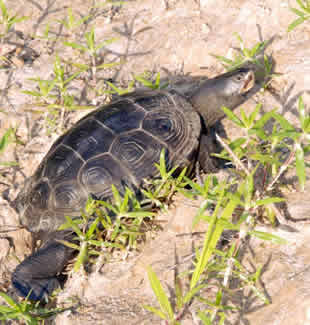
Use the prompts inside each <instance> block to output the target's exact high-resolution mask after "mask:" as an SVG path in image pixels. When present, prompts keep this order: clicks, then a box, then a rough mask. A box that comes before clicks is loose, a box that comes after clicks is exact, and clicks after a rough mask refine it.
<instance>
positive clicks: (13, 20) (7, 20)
mask: <svg viewBox="0 0 310 325" xmlns="http://www.w3.org/2000/svg"><path fill="white" fill-rule="evenodd" d="M0 10H1V17H0V24H1V25H2V26H3V33H2V34H0V38H2V41H3V40H4V37H5V36H6V35H7V34H8V33H9V32H10V31H11V29H12V28H13V26H14V25H15V24H17V23H20V22H21V21H23V20H25V19H28V17H25V16H23V17H18V16H17V15H15V16H11V15H10V14H9V12H8V9H7V7H6V6H5V3H4V1H3V0H0Z"/></svg>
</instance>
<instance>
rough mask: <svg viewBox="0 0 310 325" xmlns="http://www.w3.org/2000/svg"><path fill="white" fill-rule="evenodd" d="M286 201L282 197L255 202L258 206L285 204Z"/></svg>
mask: <svg viewBox="0 0 310 325" xmlns="http://www.w3.org/2000/svg"><path fill="white" fill-rule="evenodd" d="M283 201H285V199H282V198H280V197H268V198H266V199H262V200H258V201H256V202H255V204H256V205H268V204H272V203H278V202H283Z"/></svg>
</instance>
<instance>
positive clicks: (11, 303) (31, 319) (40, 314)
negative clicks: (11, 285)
mask: <svg viewBox="0 0 310 325" xmlns="http://www.w3.org/2000/svg"><path fill="white" fill-rule="evenodd" d="M0 297H2V298H3V300H4V301H5V302H6V303H7V305H8V306H4V305H0V321H1V320H3V321H9V320H19V321H23V322H24V323H25V324H27V325H37V324H39V323H41V324H43V322H44V320H45V319H47V318H50V317H53V316H55V315H56V314H58V313H61V312H63V311H65V309H62V308H55V309H47V308H42V307H40V306H39V302H37V303H33V302H30V301H29V300H28V299H27V298H26V299H24V300H23V301H21V302H16V301H15V300H13V299H12V298H11V297H10V296H9V295H7V294H6V293H4V292H0Z"/></svg>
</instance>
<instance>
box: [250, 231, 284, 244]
mask: <svg viewBox="0 0 310 325" xmlns="http://www.w3.org/2000/svg"><path fill="white" fill-rule="evenodd" d="M248 234H249V235H252V236H255V237H257V238H259V239H263V240H268V241H271V242H273V243H275V244H280V245H282V244H287V241H286V240H285V239H283V238H281V237H278V236H276V235H273V234H269V233H267V232H263V231H257V230H252V231H249V232H248Z"/></svg>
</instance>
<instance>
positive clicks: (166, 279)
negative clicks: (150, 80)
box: [0, 0, 310, 325]
mask: <svg viewBox="0 0 310 325" xmlns="http://www.w3.org/2000/svg"><path fill="white" fill-rule="evenodd" d="M124 2H125V5H124V6H122V7H121V8H119V7H118V6H115V7H113V8H111V6H100V5H102V4H103V3H99V2H97V1H72V0H62V1H60V0H52V1H50V0H43V1H32V0H31V1H30V0H27V1H25V2H24V3H22V2H21V1H20V0H9V1H6V5H7V6H8V8H9V10H10V12H12V13H14V14H17V15H19V16H28V17H30V18H29V19H27V20H25V21H22V22H21V23H19V24H18V25H16V28H15V29H16V33H12V34H11V35H9V39H8V41H5V42H3V43H2V44H1V46H0V55H2V56H4V55H5V56H6V55H7V54H8V53H11V54H10V58H11V64H10V68H8V69H2V70H0V76H1V77H0V90H1V91H0V95H1V97H0V101H1V102H0V103H1V109H0V135H1V136H2V135H3V134H4V132H5V131H6V130H7V129H8V127H10V126H12V127H17V130H18V131H17V134H18V136H19V139H20V141H22V142H23V143H24V144H25V145H24V146H18V147H16V148H17V149H16V148H15V146H13V145H12V146H9V147H8V149H7V150H6V151H5V152H4V153H3V154H1V156H0V161H1V162H7V161H17V162H18V164H19V166H18V167H14V168H7V167H1V166H0V193H1V197H0V226H1V229H3V230H15V231H10V232H7V233H5V232H1V237H0V245H1V246H0V247H1V250H0V259H1V264H0V272H1V274H2V276H1V278H0V286H1V287H2V288H4V289H5V290H8V292H9V293H12V292H11V289H10V287H9V281H10V272H11V271H12V270H13V269H14V267H15V266H16V265H17V264H18V259H23V258H24V257H25V256H26V255H27V254H29V253H30V247H31V241H30V236H29V234H27V233H26V232H24V231H23V230H18V229H16V226H17V225H18V218H17V216H16V214H15V212H14V210H13V209H12V208H11V207H10V205H9V202H10V201H11V200H13V199H14V198H15V196H16V194H17V192H18V190H19V189H20V187H21V186H22V183H23V181H24V179H25V177H27V176H30V175H31V174H32V173H33V171H34V170H35V169H36V167H37V166H38V163H39V162H40V160H41V159H42V157H43V156H44V155H45V153H46V152H47V150H48V149H49V147H50V146H51V144H52V143H53V141H54V140H55V138H57V136H58V135H57V133H53V134H52V135H49V134H48V133H47V132H46V128H45V127H44V125H46V124H45V122H44V120H43V117H44V114H38V113H36V111H38V110H40V111H42V110H43V109H42V108H37V106H36V105H35V99H34V98H33V97H32V96H29V95H27V94H25V93H23V92H22V91H24V90H33V89H34V87H35V84H34V83H33V82H32V81H31V80H30V78H34V77H40V78H42V79H48V78H50V77H51V74H52V71H53V64H54V59H55V55H56V53H58V55H59V56H60V57H61V58H62V59H64V60H67V61H70V62H72V61H74V62H82V61H81V60H82V58H81V57H80V55H79V54H77V52H75V51H73V50H72V48H70V47H66V46H64V44H63V41H64V40H67V41H72V42H73V41H74V42H82V39H83V36H82V34H83V33H84V31H85V28H86V27H87V28H88V30H89V28H90V26H94V27H95V33H96V39H97V40H98V42H101V41H103V40H106V39H109V38H111V37H116V38H117V40H116V41H115V42H113V43H112V44H110V45H108V51H107V49H105V50H104V51H102V55H105V57H104V59H106V60H119V59H120V58H121V59H122V61H123V62H124V64H123V65H121V66H120V67H119V68H118V71H117V74H115V70H111V71H109V70H107V71H105V72H104V74H103V75H104V78H111V77H112V78H115V79H116V80H118V81H119V82H123V83H126V81H128V80H130V79H131V76H132V74H135V75H138V74H139V73H143V72H144V71H151V72H160V73H161V75H162V76H163V77H167V78H169V79H170V80H171V81H172V82H173V81H178V79H179V78H180V77H181V78H184V76H188V75H190V76H192V77H195V76H202V75H203V76H207V77H212V76H214V75H216V74H218V73H220V72H222V71H223V68H222V66H221V65H220V63H219V62H218V61H217V60H216V59H215V58H214V56H212V54H217V55H223V56H231V55H232V53H233V51H234V49H235V48H238V47H239V46H240V44H239V43H238V41H237V39H236V37H235V36H234V33H239V34H240V35H241V36H242V38H243V40H244V42H245V44H246V45H247V46H248V47H251V46H253V45H254V44H256V43H257V42H259V41H268V42H269V43H268V46H267V49H266V53H267V54H268V55H271V56H272V58H273V61H274V63H275V71H276V72H277V73H280V76H278V77H277V78H276V79H274V81H272V83H271V88H270V89H272V90H271V91H265V92H264V93H257V94H256V95H255V96H253V97H252V98H251V99H249V100H248V101H247V102H246V103H245V104H244V105H243V106H244V107H245V108H246V109H247V110H251V109H253V108H254V107H255V105H256V103H257V102H262V103H263V110H264V111H268V110H270V109H273V108H274V107H277V108H278V112H279V113H280V114H282V115H284V116H285V117H286V118H287V119H289V120H290V121H291V122H293V123H297V100H298V97H299V96H300V95H303V98H304V102H305V103H306V106H307V108H308V109H309V107H310V24H309V23H305V24H303V25H301V26H299V27H298V28H296V29H295V30H294V31H293V32H291V33H289V34H288V33H287V27H288V24H289V23H290V22H292V21H293V20H294V19H295V15H294V14H293V13H292V12H291V11H290V10H289V6H290V5H292V6H295V5H296V4H295V1H281V0H266V1H265V0H230V1H229V0H217V1H215V0H200V1H199V0H183V1H177V0H174V1H172V0H143V1H124ZM97 5H98V6H99V7H98V6H97ZM68 7H71V8H72V10H73V12H74V14H75V15H80V16H86V15H88V14H92V15H93V19H91V20H90V22H89V24H88V25H87V26H84V25H83V26H82V27H80V28H78V29H77V31H75V32H73V33H72V34H70V33H68V31H66V30H64V29H63V28H62V27H61V24H60V23H59V21H60V20H62V19H64V17H65V16H66V14H67V8H68ZM47 24H49V26H50V33H49V35H50V38H49V39H48V40H47V39H45V38H44V37H43V36H44V30H45V27H46V25H47ZM18 49H22V50H21V52H20V50H18ZM107 52H108V54H106V53H107ZM84 81H85V80H84V79H82V78H81V79H79V80H76V81H74V83H73V85H72V92H73V93H74V94H76V95H77V97H78V98H79V100H80V104H81V105H85V104H90V103H93V102H94V101H93V98H94V94H93V93H92V92H91V91H88V92H85V89H84V88H83V87H84V86H85V83H84ZM94 86H96V85H95V84H94ZM103 99H104V98H103ZM237 113H238V111H237ZM83 114H85V112H74V113H71V114H70V116H69V118H68V119H67V120H66V123H64V128H68V127H69V126H70V125H71V124H72V123H73V122H74V121H76V120H78V119H79V118H80V117H81V116H82V115H83ZM42 116H43V117H42ZM222 124H223V128H224V130H225V132H226V133H227V134H228V135H229V136H231V137H234V136H237V135H238V134H239V133H240V131H239V130H238V129H237V128H236V127H235V126H233V125H232V123H230V122H229V121H227V120H223V122H222ZM308 161H309V159H308ZM288 179H289V178H288ZM290 183H292V188H293V189H294V190H291V191H289V192H288V193H286V194H285V195H286V196H287V199H288V203H287V210H288V217H289V218H287V219H286V220H284V222H285V223H286V224H288V225H290V226H291V227H293V228H294V229H296V232H288V231H285V230H281V229H276V230H270V229H269V231H272V232H275V233H277V234H278V235H280V236H282V237H284V238H286V239H287V240H288V244H287V245H281V246H279V245H275V244H269V243H266V242H261V241H257V240H252V241H251V242H250V248H251V249H249V250H248V251H247V252H246V253H245V256H244V259H243V263H244V265H246V266H247V267H249V268H250V269H251V267H252V268H253V266H255V265H264V272H263V274H262V278H261V286H262V288H263V290H264V292H265V294H266V296H267V297H268V298H269V299H270V300H271V302H272V303H271V304H270V305H269V306H264V305H263V304H262V303H261V302H260V301H259V300H257V299H255V298H254V297H253V296H252V295H251V294H249V293H248V292H238V294H237V295H236V301H235V304H236V305H238V310H236V311H234V312H233V313H231V315H230V317H228V320H227V322H226V323H225V324H236V325H237V324H246V325H249V324H251V325H276V324H281V325H286V324H287V325H306V324H310V282H309V275H310V273H309V272H310V266H309V264H310V249H309V248H310V247H309V246H310V242H309V233H310V224H309V223H307V222H306V221H305V219H307V218H310V205H309V202H310V194H309V193H310V183H309V179H308V181H307V186H306V190H305V192H304V193H300V192H299V191H298V186H296V184H295V183H294V182H293V181H290ZM197 206H199V202H197V205H195V204H194V206H193V203H192V202H189V201H187V200H185V199H184V198H183V197H181V196H177V197H176V198H175V200H174V203H173V205H172V206H171V207H170V208H169V211H168V213H166V214H163V215H160V216H158V218H159V219H162V220H165V222H164V223H163V224H164V227H163V231H162V232H161V233H159V234H158V236H156V238H154V239H152V240H148V241H147V243H146V244H145V246H144V247H143V248H142V249H141V250H140V252H139V253H133V254H132V255H131V254H130V256H129V257H127V259H126V260H124V261H123V260H119V261H116V262H113V263H109V264H106V265H104V267H103V268H102V269H101V271H100V272H99V273H94V272H93V273H91V274H89V275H87V276H81V275H80V274H78V275H77V274H75V275H73V276H72V277H70V279H69V280H68V282H67V283H66V286H65V289H64V291H63V292H62V293H61V294H60V295H59V297H58V302H59V304H61V303H68V302H70V301H71V300H72V299H76V300H79V301H80V303H81V307H80V308H78V309H77V310H76V311H75V312H65V313H63V314H61V315H58V316H57V317H56V318H55V319H54V320H53V321H52V323H55V324H124V323H127V324H160V321H159V320H158V318H157V317H155V316H153V315H151V314H150V313H149V312H147V311H146V310H144V309H143V308H142V304H151V305H156V301H155V297H154V295H153V293H152V291H151V289H150V286H149V282H148V280H147V276H146V270H145V267H146V266H147V265H152V267H153V269H154V270H155V271H156V273H157V274H158V275H159V276H160V279H161V280H162V281H163V283H164V284H165V286H166V288H173V278H174V272H175V270H176V269H177V271H178V272H180V271H182V270H185V269H188V268H189V267H190V265H191V259H190V257H191V255H192V253H193V249H194V247H199V245H201V242H202V238H203V236H202V232H203V230H205V229H204V227H205V225H201V226H200V227H198V228H197V229H195V233H194V234H191V232H192V229H191V224H192V219H193V217H194V215H195V213H196V210H197ZM300 220H301V221H300ZM281 222H283V220H281ZM1 287H0V288H1ZM12 294H13V293H12ZM74 297H75V298H74ZM193 310H194V308H192V309H190V310H189V311H188V312H187V313H186V314H185V315H184V318H183V319H182V322H181V323H182V324H200V323H199V321H198V320H197V317H196V316H195V313H194V312H193Z"/></svg>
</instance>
